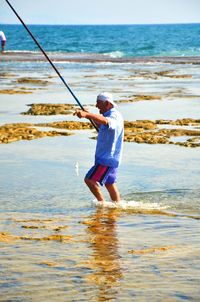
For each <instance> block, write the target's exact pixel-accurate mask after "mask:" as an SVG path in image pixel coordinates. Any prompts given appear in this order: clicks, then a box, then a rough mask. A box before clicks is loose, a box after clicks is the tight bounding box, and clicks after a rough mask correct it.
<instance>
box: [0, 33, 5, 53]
mask: <svg viewBox="0 0 200 302" xmlns="http://www.w3.org/2000/svg"><path fill="white" fill-rule="evenodd" d="M0 41H1V51H2V52H3V51H4V49H5V45H6V36H5V34H4V32H3V31H1V30H0Z"/></svg>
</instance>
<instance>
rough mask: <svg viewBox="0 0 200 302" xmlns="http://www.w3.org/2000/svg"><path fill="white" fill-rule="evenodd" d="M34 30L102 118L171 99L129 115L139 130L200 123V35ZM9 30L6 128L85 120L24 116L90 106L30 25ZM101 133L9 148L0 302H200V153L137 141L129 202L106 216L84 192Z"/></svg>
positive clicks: (3, 58) (0, 223)
mask: <svg viewBox="0 0 200 302" xmlns="http://www.w3.org/2000/svg"><path fill="white" fill-rule="evenodd" d="M28 28H29V29H30V30H31V32H32V34H33V35H34V37H35V38H36V39H37V41H38V42H39V43H40V45H41V47H42V48H43V50H44V51H45V52H46V53H47V54H48V55H49V57H50V58H51V60H52V62H53V64H55V66H56V68H57V69H58V70H59V72H60V74H61V75H62V77H63V78H64V79H65V81H66V82H67V84H68V85H69V87H70V88H71V89H72V91H73V93H74V94H75V95H76V97H77V98H78V99H79V101H80V102H81V104H82V105H83V106H86V107H87V108H89V110H91V111H92V112H96V113H97V109H96V108H95V103H96V95H97V94H98V93H99V92H101V91H109V92H111V93H113V97H114V99H115V100H116V101H117V100H122V99H129V98H131V97H132V96H133V95H141V96H142V95H153V96H155V95H157V96H158V99H153V100H147V99H145V98H144V99H141V100H140V101H137V102H121V103H119V105H118V110H119V111H120V112H121V113H122V115H123V117H124V119H125V120H128V121H136V120H157V119H163V120H176V119H183V118H194V119H199V118H200V117H199V113H200V85H199V82H200V39H199V36H200V24H166V25H164V24H163V25H28ZM0 30H3V31H4V33H5V35H6V38H7V43H6V49H5V52H4V53H0V126H2V125H5V124H12V123H35V124H36V123H45V122H54V121H64V120H69V121H77V117H75V116H73V115H50V116H45V115H41V116H34V115H22V114H21V113H22V112H25V111H27V110H28V109H29V108H30V107H29V106H28V105H30V104H33V103H36V104H37V103H52V104H60V103H62V104H64V103H70V104H74V103H76V101H75V99H74V97H73V96H72V95H71V94H70V92H69V91H68V90H67V89H66V87H65V86H64V85H63V83H62V81H61V80H60V78H59V77H58V75H57V74H56V72H55V70H54V69H53V68H52V67H51V65H50V64H49V62H48V61H47V60H46V59H45V57H44V55H43V54H42V53H41V51H40V50H39V49H38V47H37V46H36V45H35V43H34V42H33V40H32V38H31V37H30V36H29V35H28V33H27V32H26V30H25V29H24V28H23V26H22V25H20V24H17V25H7V24H1V25H0ZM165 72H166V73H165ZM166 74H170V75H172V76H171V77H168V76H166ZM174 75H176V76H177V77H175V76H174ZM24 78H29V79H30V78H33V79H39V80H44V81H47V82H48V84H47V85H42V84H35V83H23V84H21V83H20V81H18V80H20V79H24ZM6 91H7V92H6ZM8 91H12V94H11V93H8ZM16 91H17V92H18V93H16ZM20 91H21V92H24V91H27V92H29V93H20ZM94 135H95V130H79V131H78V130H76V131H73V132H72V135H70V136H55V137H44V138H40V139H34V140H20V141H16V142H13V143H8V144H3V143H2V144H0V248H1V253H0V292H1V294H0V301H13V302H14V301H16V302H17V301H19V302H26V301H27V302H29V301H44V302H46V301H48V302H49V301H53V302H54V301H58V302H60V301H85V302H86V301H87V302H88V301H92V302H97V301H98V302H100V301H119V302H121V301H139V302H140V301H153V302H154V301H155V302H160V301H166V302H168V301H170V302H179V301H182V302H185V301H199V297H200V289H199V284H200V273H199V272H200V261H199V260H200V258H199V255H200V238H199V234H200V232H199V231H200V229H199V219H200V169H199V167H200V149H199V147H196V148H190V147H184V146H179V145H172V144H144V143H143V144H138V143H128V142H125V143H124V150H123V159H122V163H121V165H120V167H119V171H118V179H117V185H118V188H119V190H120V193H121V197H122V201H121V203H120V205H119V206H118V207H115V206H113V204H112V203H111V202H110V201H109V197H108V195H107V192H106V191H105V190H104V188H102V190H103V192H104V194H105V199H106V203H105V205H104V206H103V207H102V206H99V205H98V203H97V202H96V201H94V198H93V196H92V195H91V193H90V192H89V190H88V188H87V187H86V186H85V184H84V180H83V179H84V175H85V174H86V172H87V171H88V169H89V168H90V167H91V166H92V165H93V159H94V151H95V145H96V141H95V140H94V139H91V138H92V137H94ZM175 139H176V140H180V141H181V140H182V139H184V138H182V137H177V138H175Z"/></svg>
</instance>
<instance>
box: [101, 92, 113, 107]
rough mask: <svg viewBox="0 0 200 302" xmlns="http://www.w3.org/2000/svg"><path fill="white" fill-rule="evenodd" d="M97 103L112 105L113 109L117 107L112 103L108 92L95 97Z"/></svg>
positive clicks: (111, 97)
mask: <svg viewBox="0 0 200 302" xmlns="http://www.w3.org/2000/svg"><path fill="white" fill-rule="evenodd" d="M97 101H102V102H106V101H107V102H109V103H111V104H112V105H113V107H117V104H116V103H115V102H114V101H113V96H112V94H111V93H109V92H102V93H100V94H99V95H97Z"/></svg>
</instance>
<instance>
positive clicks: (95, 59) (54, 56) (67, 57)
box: [0, 51, 200, 65]
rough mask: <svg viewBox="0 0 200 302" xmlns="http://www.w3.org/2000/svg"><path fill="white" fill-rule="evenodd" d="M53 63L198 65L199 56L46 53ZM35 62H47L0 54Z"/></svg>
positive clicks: (39, 56)
mask: <svg viewBox="0 0 200 302" xmlns="http://www.w3.org/2000/svg"><path fill="white" fill-rule="evenodd" d="M46 53H47V55H48V56H49V58H50V59H51V60H52V61H54V62H74V63H104V62H105V63H107V62H110V63H149V62H152V63H170V64H197V65H198V64H200V56H191V57H189V56H188V57H180V56H179V57H162V56H161V57H153V56H146V57H120V58H119V57H111V56H109V55H104V54H95V53H91V54H90V53H58V52H56V53H52V52H46ZM23 61H24V62H37V61H41V62H44V61H47V60H46V58H45V56H44V55H43V53H41V52H30V51H23V52H22V51H21V52H20V51H19V52H12V51H5V52H4V53H1V54H0V63H2V62H23Z"/></svg>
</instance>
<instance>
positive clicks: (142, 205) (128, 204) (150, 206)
mask: <svg viewBox="0 0 200 302" xmlns="http://www.w3.org/2000/svg"><path fill="white" fill-rule="evenodd" d="M93 204H94V205H95V206H98V207H105V208H116V209H135V210H164V209H166V208H167V206H163V205H162V206H161V205H160V204H159V203H157V202H153V203H152V202H151V203H150V202H142V201H135V200H129V201H128V200H121V201H120V202H118V203H115V202H112V201H104V202H103V203H100V202H99V201H97V200H96V199H95V200H93Z"/></svg>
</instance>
